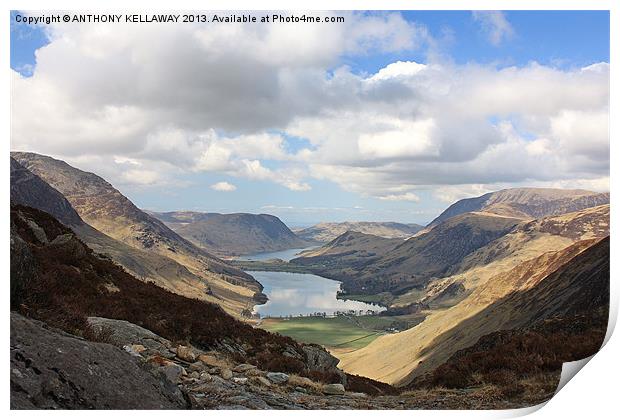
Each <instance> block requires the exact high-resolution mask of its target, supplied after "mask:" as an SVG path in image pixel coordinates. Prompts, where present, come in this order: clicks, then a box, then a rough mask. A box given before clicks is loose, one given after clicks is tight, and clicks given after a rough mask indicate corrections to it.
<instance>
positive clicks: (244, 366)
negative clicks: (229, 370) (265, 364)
mask: <svg viewBox="0 0 620 420" xmlns="http://www.w3.org/2000/svg"><path fill="white" fill-rule="evenodd" d="M251 369H256V366H254V365H250V364H248V363H243V364H240V365H238V366H235V367H234V368H233V371H234V372H246V371H248V370H251Z"/></svg>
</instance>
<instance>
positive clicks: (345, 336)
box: [258, 314, 424, 357]
mask: <svg viewBox="0 0 620 420" xmlns="http://www.w3.org/2000/svg"><path fill="white" fill-rule="evenodd" d="M423 318H424V317H423V316H421V315H419V314H417V315H402V316H381V315H362V316H338V317H333V318H323V317H314V316H310V317H294V318H290V319H285V318H264V319H262V320H261V321H260V324H259V325H258V326H259V327H260V328H263V329H265V330H267V331H270V332H277V333H280V334H282V335H286V336H289V337H291V338H293V339H295V340H297V341H300V342H303V343H315V344H320V345H322V346H325V347H326V348H327V349H328V350H329V351H330V353H332V354H334V355H335V356H336V357H338V354H342V353H343V352H347V351H352V350H357V349H360V348H363V347H365V346H367V345H368V344H370V343H371V342H373V341H374V340H375V339H377V338H378V337H380V336H382V335H384V334H389V333H391V332H394V331H399V330H403V329H407V328H411V327H412V326H414V325H416V324H417V323H418V322H420V321H421V320H422V319H423Z"/></svg>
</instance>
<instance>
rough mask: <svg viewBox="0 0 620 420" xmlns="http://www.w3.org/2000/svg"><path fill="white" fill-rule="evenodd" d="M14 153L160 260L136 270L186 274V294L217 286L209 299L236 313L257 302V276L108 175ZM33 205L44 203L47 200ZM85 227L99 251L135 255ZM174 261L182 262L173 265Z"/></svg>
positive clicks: (104, 227)
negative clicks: (187, 234) (173, 224)
mask: <svg viewBox="0 0 620 420" xmlns="http://www.w3.org/2000/svg"><path fill="white" fill-rule="evenodd" d="M11 157H13V158H14V159H15V160H16V161H17V162H18V163H19V164H20V165H22V166H23V167H25V168H26V169H28V170H29V171H31V172H32V173H34V174H35V175H37V176H38V177H39V178H40V179H41V180H43V181H44V182H45V183H47V184H49V185H50V186H51V187H53V188H54V189H55V190H57V191H58V192H60V193H61V194H62V196H64V197H65V198H66V199H67V201H68V202H69V203H70V204H71V207H72V208H73V209H75V211H76V212H77V213H78V215H79V216H80V218H81V219H82V220H83V221H85V222H86V223H87V224H88V225H90V226H92V227H94V228H95V229H96V230H97V231H99V232H102V233H104V234H105V235H107V236H108V237H110V238H112V239H115V240H116V242H121V243H123V244H125V246H128V247H129V248H131V249H135V250H137V251H143V252H147V253H148V255H149V256H150V259H151V260H154V261H152V263H150V264H144V265H141V263H140V262H138V261H134V262H133V264H134V267H133V269H134V270H135V271H134V272H135V273H136V274H137V275H139V274H138V273H139V269H140V267H141V266H142V268H144V271H147V274H148V272H149V271H151V272H152V271H153V270H152V269H150V268H149V267H152V266H153V265H155V267H161V268H162V270H161V271H162V272H166V273H167V275H172V276H173V277H172V278H174V276H176V275H177V274H178V275H179V276H180V277H181V280H182V283H180V284H178V287H180V290H179V292H180V293H182V294H186V295H187V294H189V295H193V294H194V293H197V292H196V291H195V290H196V288H197V287H198V288H199V289H202V290H201V291H200V295H204V294H205V293H206V292H207V291H208V289H209V288H211V290H210V291H209V296H210V297H208V299H211V300H218V301H219V302H220V303H221V304H222V306H223V307H224V308H225V309H227V310H229V311H230V312H232V313H236V314H239V313H240V312H241V310H242V309H244V308H246V307H247V306H248V305H250V306H251V305H253V304H254V296H255V294H256V293H260V291H261V290H262V286H261V285H260V284H259V283H258V282H257V281H256V280H254V278H253V277H251V276H250V275H248V274H246V273H244V272H243V271H241V270H239V269H237V268H234V267H232V266H230V265H228V264H226V263H225V262H223V261H222V260H220V259H219V258H217V257H215V256H213V255H211V254H209V253H208V252H207V251H205V250H203V249H201V248H199V247H197V246H196V245H194V244H192V243H191V242H189V241H187V240H186V239H184V238H182V237H181V236H179V235H178V234H177V233H175V232H174V231H172V230H171V229H170V228H168V227H167V226H166V225H165V224H163V223H162V222H160V221H159V220H157V219H156V218H154V217H153V216H150V215H148V214H146V213H145V212H143V211H142V210H140V209H138V208H137V207H136V206H135V205H134V204H133V203H132V202H131V201H130V200H129V199H128V198H127V197H125V196H123V195H122V194H121V193H120V192H119V191H118V190H116V189H115V188H114V187H113V186H112V185H111V184H109V183H108V182H106V181H105V180H104V179H103V178H101V177H99V176H97V175H95V174H93V173H89V172H84V171H81V170H79V169H76V168H74V167H72V166H70V165H68V164H67V163H65V162H63V161H60V160H57V159H53V158H51V157H48V156H42V155H38V154H35V153H21V152H12V153H11ZM25 204H28V203H25ZM29 205H37V206H39V207H42V204H41V202H39V203H32V202H31V203H30V204H29ZM85 230H86V232H82V235H83V237H84V238H85V240H86V241H87V242H88V243H89V244H91V245H92V246H93V247H94V248H95V249H96V250H97V251H98V252H101V251H100V250H99V249H98V247H101V248H103V249H104V250H105V249H111V250H114V251H115V254H116V255H115V257H121V258H127V257H128V255H131V254H132V253H131V252H123V251H121V250H119V248H118V247H117V246H115V245H114V244H110V243H109V241H108V240H107V239H106V238H103V237H101V236H100V235H97V234H96V233H94V232H92V230H88V229H85ZM89 235H90V236H91V238H90V239H89V238H88V236H89ZM92 236H94V237H92ZM104 252H105V251H104ZM133 255H135V253H133ZM142 255H143V256H144V254H142ZM154 257H157V258H154ZM160 257H165V258H160ZM158 259H159V261H160V262H159V263H157V260H158ZM170 260H172V261H175V262H176V263H177V264H174V265H170ZM130 269H131V267H130ZM188 270H189V272H187V271H188ZM156 271H160V269H157V270H156ZM185 272H187V273H185ZM196 283H197V284H196ZM207 286H208V287H207ZM211 294H213V295H215V296H211Z"/></svg>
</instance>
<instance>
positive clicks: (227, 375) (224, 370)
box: [220, 368, 233, 380]
mask: <svg viewBox="0 0 620 420" xmlns="http://www.w3.org/2000/svg"><path fill="white" fill-rule="evenodd" d="M220 376H221V377H222V378H224V379H226V380H229V379H231V378H232V377H233V373H232V370H230V369H228V368H222V369H221V371H220Z"/></svg>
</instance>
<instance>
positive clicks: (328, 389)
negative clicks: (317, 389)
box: [323, 384, 344, 395]
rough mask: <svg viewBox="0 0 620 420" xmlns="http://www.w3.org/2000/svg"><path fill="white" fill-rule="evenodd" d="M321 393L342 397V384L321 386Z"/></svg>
mask: <svg viewBox="0 0 620 420" xmlns="http://www.w3.org/2000/svg"><path fill="white" fill-rule="evenodd" d="M323 393H324V394H327V395H343V394H344V386H342V384H327V385H324V386H323Z"/></svg>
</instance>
